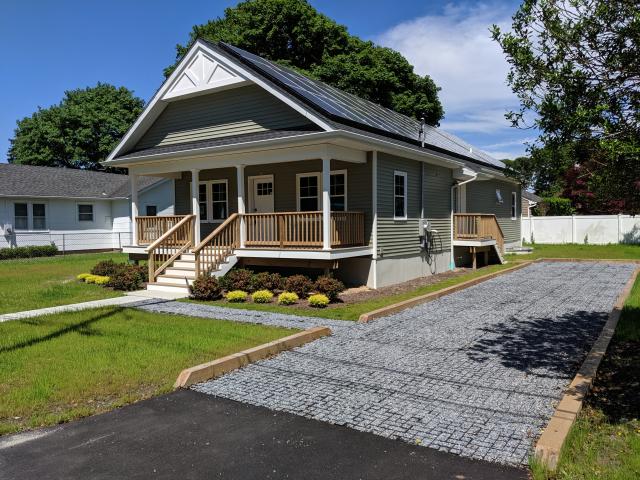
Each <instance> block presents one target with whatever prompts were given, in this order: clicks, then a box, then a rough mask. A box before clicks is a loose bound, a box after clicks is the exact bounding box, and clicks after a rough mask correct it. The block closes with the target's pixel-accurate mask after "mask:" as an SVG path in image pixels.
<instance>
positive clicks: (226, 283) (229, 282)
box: [221, 268, 253, 292]
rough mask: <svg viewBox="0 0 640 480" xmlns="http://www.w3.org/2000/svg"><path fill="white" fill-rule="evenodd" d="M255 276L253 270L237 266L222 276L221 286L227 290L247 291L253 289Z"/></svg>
mask: <svg viewBox="0 0 640 480" xmlns="http://www.w3.org/2000/svg"><path fill="white" fill-rule="evenodd" d="M252 278H253V272H252V271H251V270H247V269H245V268H236V269H233V270H231V271H229V272H228V273H227V274H226V275H225V276H224V277H222V278H221V286H222V288H223V289H225V290H227V291H231V290H244V291H246V292H250V291H252V288H251V287H252V285H251V279H252Z"/></svg>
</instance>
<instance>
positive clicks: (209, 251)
mask: <svg viewBox="0 0 640 480" xmlns="http://www.w3.org/2000/svg"><path fill="white" fill-rule="evenodd" d="M239 246H240V216H239V215H238V214H237V213H234V214H233V215H231V216H230V217H229V218H227V219H226V220H225V221H224V223H222V225H220V226H219V227H218V228H216V229H215V230H214V231H213V232H211V233H210V234H209V235H207V237H206V238H205V239H204V240H202V241H201V242H200V243H199V244H198V245H197V246H196V247H195V248H194V249H193V253H194V256H195V265H196V276H199V275H200V274H201V273H209V272H210V271H212V270H217V269H218V268H220V264H221V263H223V262H224V261H226V259H227V258H228V257H229V256H230V255H231V254H233V251H234V250H235V249H236V248H238V247H239Z"/></svg>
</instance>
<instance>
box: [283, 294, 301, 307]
mask: <svg viewBox="0 0 640 480" xmlns="http://www.w3.org/2000/svg"><path fill="white" fill-rule="evenodd" d="M298 300H299V297H298V295H296V294H295V293H293V292H282V293H281V294H280V295H278V303H279V304H280V305H293V304H294V303H296V302H297V301H298Z"/></svg>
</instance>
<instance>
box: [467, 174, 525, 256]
mask: <svg viewBox="0 0 640 480" xmlns="http://www.w3.org/2000/svg"><path fill="white" fill-rule="evenodd" d="M497 189H499V190H500V192H501V193H502V200H503V203H501V204H500V203H498V202H497V199H496V190H497ZM511 192H516V194H517V197H516V213H517V216H516V219H515V220H512V219H511ZM521 208H522V203H521V197H520V187H519V186H518V185H515V184H513V183H509V182H502V181H500V180H486V181H481V180H476V181H475V182H471V183H468V184H467V212H469V213H493V214H494V215H495V216H496V218H497V219H498V223H499V224H500V228H501V229H502V232H503V233H504V238H505V242H507V243H513V242H519V241H520V238H521V237H520V210H521Z"/></svg>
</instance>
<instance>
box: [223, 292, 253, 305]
mask: <svg viewBox="0 0 640 480" xmlns="http://www.w3.org/2000/svg"><path fill="white" fill-rule="evenodd" d="M247 296H248V293H247V292H244V291H242V290H233V291H231V292H228V293H227V295H226V297H227V301H228V302H231V303H242V302H246V301H247Z"/></svg>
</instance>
